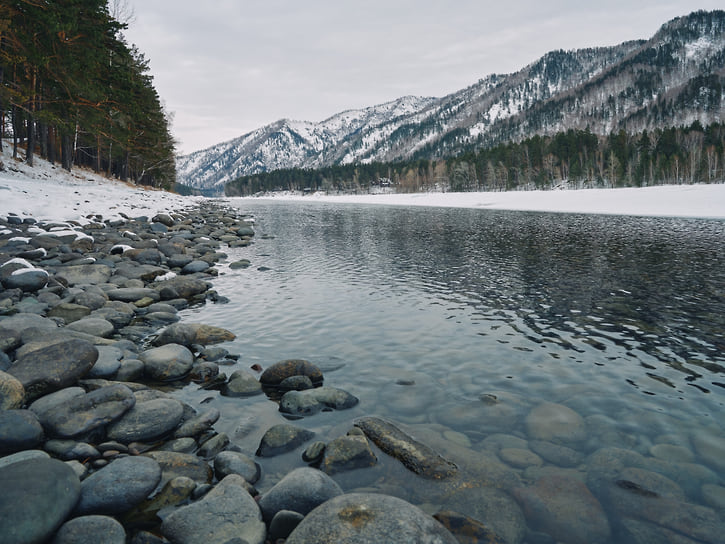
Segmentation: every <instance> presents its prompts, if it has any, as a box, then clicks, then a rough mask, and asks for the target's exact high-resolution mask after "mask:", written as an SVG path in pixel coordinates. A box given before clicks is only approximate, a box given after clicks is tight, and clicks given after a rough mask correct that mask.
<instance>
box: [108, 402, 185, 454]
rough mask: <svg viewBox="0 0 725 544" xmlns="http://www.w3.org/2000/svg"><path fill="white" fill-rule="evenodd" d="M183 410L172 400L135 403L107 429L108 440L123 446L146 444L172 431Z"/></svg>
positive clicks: (179, 420)
mask: <svg viewBox="0 0 725 544" xmlns="http://www.w3.org/2000/svg"><path fill="white" fill-rule="evenodd" d="M183 414H184V408H183V406H182V405H181V403H180V402H179V401H177V400H174V399H168V398H160V399H153V400H149V401H146V402H136V404H135V405H134V406H133V408H131V409H130V410H128V411H127V412H126V413H125V414H124V415H123V416H122V417H121V419H119V420H118V421H116V422H115V423H112V424H111V425H109V426H108V428H107V435H108V438H109V439H111V440H118V441H119V442H122V443H124V444H128V443H129V442H134V441H139V442H148V441H151V440H156V439H158V438H161V437H163V436H165V435H167V434H169V433H170V432H171V431H173V430H174V429H175V428H176V427H177V426H178V425H179V423H180V422H181V418H182V416H183Z"/></svg>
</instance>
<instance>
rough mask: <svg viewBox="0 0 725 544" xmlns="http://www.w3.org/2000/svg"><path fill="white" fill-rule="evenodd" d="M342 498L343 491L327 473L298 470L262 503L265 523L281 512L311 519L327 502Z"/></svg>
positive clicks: (260, 506)
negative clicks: (315, 509)
mask: <svg viewBox="0 0 725 544" xmlns="http://www.w3.org/2000/svg"><path fill="white" fill-rule="evenodd" d="M338 495H342V489H340V486H339V485H337V483H336V482H335V481H334V480H333V479H332V478H330V477H329V476H328V475H327V474H325V473H324V472H321V471H319V470H317V469H314V468H309V467H303V468H297V469H295V470H293V471H292V472H290V473H288V474H287V475H286V476H285V477H284V478H282V479H281V480H280V481H279V482H277V483H276V484H275V485H274V486H273V487H272V488H271V489H270V490H269V491H268V492H267V493H265V494H264V495H262V497H261V498H260V499H259V508H260V510H261V511H262V516H263V517H264V520H265V521H267V522H269V521H271V520H272V518H274V516H275V514H277V512H279V511H280V510H292V511H293V512H298V513H300V514H302V515H307V514H308V513H310V512H311V511H312V510H313V509H314V508H315V507H316V506H319V505H320V504H322V503H323V502H325V501H327V500H329V499H332V498H333V497H337V496H338Z"/></svg>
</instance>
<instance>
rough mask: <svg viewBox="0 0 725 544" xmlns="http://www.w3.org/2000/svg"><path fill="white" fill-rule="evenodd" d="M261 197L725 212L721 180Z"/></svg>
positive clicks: (582, 210) (612, 210) (554, 209)
mask: <svg viewBox="0 0 725 544" xmlns="http://www.w3.org/2000/svg"><path fill="white" fill-rule="evenodd" d="M262 198H274V199H285V200H307V201H310V200H317V201H324V202H350V203H358V204H362V203H367V204H388V205H394V206H438V207H440V206H443V207H454V208H489V209H493V210H526V211H540V212H578V213H601V214H614V215H647V216H672V217H709V218H725V184H713V185H664V186H658V187H645V188H626V189H584V190H557V191H511V192H496V193H414V194H377V195H325V194H324V193H314V194H311V195H301V194H299V193H297V194H294V193H279V194H275V195H274V196H269V197H262Z"/></svg>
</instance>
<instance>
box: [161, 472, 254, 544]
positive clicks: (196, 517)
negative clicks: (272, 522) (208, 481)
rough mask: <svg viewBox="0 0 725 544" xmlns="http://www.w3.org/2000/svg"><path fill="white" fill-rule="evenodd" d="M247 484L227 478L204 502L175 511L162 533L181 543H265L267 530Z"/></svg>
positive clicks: (163, 526) (233, 477)
mask: <svg viewBox="0 0 725 544" xmlns="http://www.w3.org/2000/svg"><path fill="white" fill-rule="evenodd" d="M243 482H244V479H243V478H242V477H241V476H237V475H230V476H227V477H226V478H224V479H223V480H222V481H221V482H219V483H218V484H217V485H216V486H214V489H212V490H211V491H210V492H209V493H208V494H207V495H206V496H205V497H204V498H203V499H201V500H199V501H197V502H195V503H192V504H190V505H187V506H183V507H181V508H179V509H177V510H174V511H173V512H171V513H170V514H169V515H168V516H167V517H166V518H165V519H164V521H163V523H162V524H161V532H162V534H163V535H164V536H165V537H166V538H168V539H169V540H171V541H172V542H175V543H177V544H206V543H208V542H246V543H248V544H263V542H264V539H265V537H266V533H267V531H266V527H265V525H264V523H263V522H262V516H261V513H260V511H259V507H258V506H257V503H256V502H255V501H254V499H253V498H252V496H251V495H250V494H249V493H248V492H247V490H246V489H245V487H244V483H243Z"/></svg>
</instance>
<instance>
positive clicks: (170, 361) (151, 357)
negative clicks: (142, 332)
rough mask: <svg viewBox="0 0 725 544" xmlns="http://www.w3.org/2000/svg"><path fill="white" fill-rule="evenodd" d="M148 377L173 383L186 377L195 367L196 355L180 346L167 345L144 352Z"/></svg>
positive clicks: (143, 356) (141, 356)
mask: <svg viewBox="0 0 725 544" xmlns="http://www.w3.org/2000/svg"><path fill="white" fill-rule="evenodd" d="M138 358H139V359H140V360H141V361H143V363H144V368H145V373H146V376H148V377H149V378H151V379H153V380H157V381H173V380H178V379H181V378H183V377H185V376H186V375H187V374H188V373H189V371H190V370H191V367H192V366H193V365H194V354H193V353H191V351H189V349H188V348H187V347H185V346H183V345H180V344H166V345H163V346H160V347H157V348H151V349H149V350H146V351H144V352H142V353H141V354H140V355H139V357H138Z"/></svg>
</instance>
